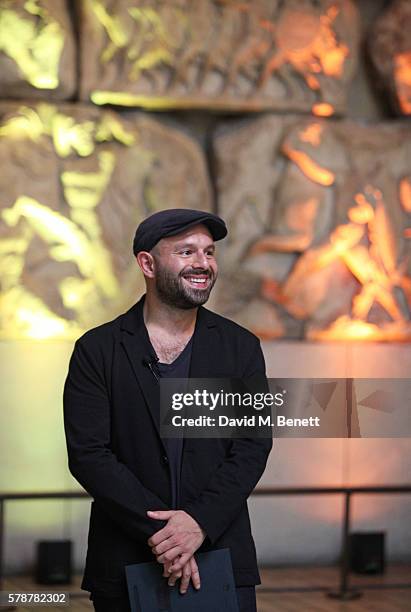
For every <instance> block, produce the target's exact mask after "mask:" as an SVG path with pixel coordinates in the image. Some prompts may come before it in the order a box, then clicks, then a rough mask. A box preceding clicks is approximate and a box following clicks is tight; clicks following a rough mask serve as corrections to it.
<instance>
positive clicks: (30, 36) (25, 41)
mask: <svg viewBox="0 0 411 612" xmlns="http://www.w3.org/2000/svg"><path fill="white" fill-rule="evenodd" d="M12 6H13V5H12V3H8V4H5V6H4V7H2V6H0V51H2V52H3V53H5V54H6V55H7V56H8V57H9V58H10V59H11V60H13V61H14V62H15V64H16V65H17V66H18V68H19V71H20V72H21V74H22V75H23V77H24V78H25V79H26V80H27V81H28V83H30V84H31V85H32V86H33V87H35V88H36V89H56V88H57V87H58V85H59V72H58V71H59V63H60V57H61V53H62V51H63V46H64V31H63V29H62V27H61V26H60V24H59V23H58V22H57V21H55V20H54V19H52V18H51V17H50V15H49V13H48V11H47V10H46V9H44V8H42V6H41V3H39V2H38V0H28V1H27V2H25V4H24V10H25V12H26V13H27V15H28V16H29V15H32V16H34V17H35V19H34V20H33V19H30V18H27V19H25V18H24V17H22V16H21V15H20V14H19V13H18V12H17V11H14V10H13V8H12Z"/></svg>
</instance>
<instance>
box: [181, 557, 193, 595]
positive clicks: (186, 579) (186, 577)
mask: <svg viewBox="0 0 411 612" xmlns="http://www.w3.org/2000/svg"><path fill="white" fill-rule="evenodd" d="M190 577H191V565H190V563H186V564H185V566H184V567H183V575H182V577H181V582H180V593H181V594H184V593H186V592H187V589H188V585H189V584H190Z"/></svg>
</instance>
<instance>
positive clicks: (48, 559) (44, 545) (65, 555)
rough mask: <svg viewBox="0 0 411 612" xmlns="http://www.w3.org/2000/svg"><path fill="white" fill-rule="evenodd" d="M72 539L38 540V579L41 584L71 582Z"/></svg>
mask: <svg viewBox="0 0 411 612" xmlns="http://www.w3.org/2000/svg"><path fill="white" fill-rule="evenodd" d="M71 549H72V543H71V540H44V541H41V542H37V565H36V581H37V582H38V583H39V584H70V583H71V577H72V569H71Z"/></svg>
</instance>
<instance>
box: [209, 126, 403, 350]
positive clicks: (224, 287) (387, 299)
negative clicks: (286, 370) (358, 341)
mask: <svg viewBox="0 0 411 612" xmlns="http://www.w3.org/2000/svg"><path fill="white" fill-rule="evenodd" d="M214 148H215V154H216V167H217V168H218V171H217V177H218V178H217V188H218V199H219V204H220V212H221V214H222V216H223V217H224V218H225V219H226V220H227V222H228V224H229V226H230V228H231V239H230V240H229V241H226V243H223V244H222V246H221V249H222V252H221V253H222V255H221V259H222V270H221V273H222V276H223V282H222V283H220V291H219V295H218V308H219V309H220V310H221V311H223V312H224V313H226V314H227V315H229V316H231V317H233V318H235V319H236V320H238V321H239V322H240V323H243V324H245V325H246V326H247V327H250V328H251V329H253V330H254V331H255V332H257V333H258V334H259V335H260V336H261V337H263V338H266V339H270V338H277V337H282V336H288V337H290V336H291V337H297V338H300V337H304V336H305V337H308V338H310V339H327V338H328V339H332V340H335V339H337V340H342V339H345V338H362V339H373V340H409V339H411V326H410V322H409V321H410V304H411V240H410V239H411V214H410V213H411V125H410V124H404V125H401V124H397V123H394V122H393V123H386V124H379V125H378V126H377V125H373V126H365V125H359V124H356V123H354V122H351V121H345V120H344V121H338V122H337V121H330V120H319V119H313V118H302V117H297V116H292V115H288V116H286V117H284V116H283V117H279V116H275V115H268V116H265V117H263V118H261V119H259V120H254V121H251V122H249V123H248V124H246V125H244V124H240V125H233V124H232V123H231V124H230V126H229V127H228V128H224V127H222V128H220V130H219V132H217V134H216V136H215V140H214Z"/></svg>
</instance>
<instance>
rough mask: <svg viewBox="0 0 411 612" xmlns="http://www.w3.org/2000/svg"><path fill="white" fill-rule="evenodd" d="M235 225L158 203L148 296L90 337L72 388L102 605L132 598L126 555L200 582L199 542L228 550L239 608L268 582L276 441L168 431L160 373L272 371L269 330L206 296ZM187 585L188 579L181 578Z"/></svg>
mask: <svg viewBox="0 0 411 612" xmlns="http://www.w3.org/2000/svg"><path fill="white" fill-rule="evenodd" d="M226 234H227V229H226V226H225V223H224V221H223V220H222V219H220V218H219V217H217V216H216V215H213V214H210V213H206V212H203V211H195V210H187V209H173V210H164V211H160V212H158V213H155V214H153V215H151V216H150V217H148V218H147V219H146V220H145V221H143V222H142V223H141V224H140V226H139V227H138V228H137V231H136V235H135V238H134V243H133V250H134V254H135V256H136V259H137V263H138V265H139V266H140V268H141V270H142V272H143V274H144V278H145V282H146V294H145V295H144V296H143V297H142V298H141V299H140V301H139V302H138V303H137V304H135V305H134V306H133V307H132V308H131V309H130V310H129V311H128V312H126V313H125V314H123V315H121V316H120V317H118V318H117V319H115V320H114V321H111V322H109V323H106V324H104V325H101V326H99V327H97V328H95V329H92V330H90V331H89V332H87V333H86V334H84V335H83V336H82V337H81V338H80V339H79V340H78V341H77V342H76V345H75V348H74V352H73V355H72V358H71V361H70V368H69V373H68V377H67V380H66V384H65V388H64V421H65V431H66V439H67V449H68V457H69V468H70V471H71V473H72V474H73V476H74V477H75V478H76V479H77V480H78V481H79V482H80V483H81V485H82V486H83V487H84V488H85V489H86V490H87V491H88V492H89V493H90V495H91V496H92V497H93V498H94V501H93V502H92V505H91V515H90V529H89V537H88V551H87V559H86V568H85V574H84V578H83V582H82V588H83V589H85V590H88V591H90V592H91V596H90V598H91V599H92V600H93V603H94V607H95V610H97V612H105V611H109V612H116V611H118V612H120V611H121V612H123V611H126V610H129V609H130V608H129V604H128V600H127V590H126V581H125V570H124V567H125V566H126V565H128V564H133V563H142V562H147V561H153V560H155V559H157V561H158V562H159V563H161V564H163V575H164V576H165V579H166V578H167V579H168V582H169V584H171V585H175V584H176V581H179V583H180V591H181V592H183V593H184V592H185V591H186V590H187V588H188V584H189V582H190V580H191V582H192V584H193V586H194V587H195V588H200V586H201V576H199V573H198V568H197V565H196V561H195V554H194V553H195V552H196V551H199V552H202V551H206V550H213V549H218V548H229V549H230V554H231V559H232V564H233V571H234V578H235V583H236V587H237V596H238V600H239V609H240V612H253V611H255V610H256V607H255V585H256V584H259V582H260V579H259V574H258V568H257V563H256V555H255V546H254V542H253V538H252V535H251V529H250V521H249V515H248V509H247V498H248V496H249V495H250V493H251V491H252V490H253V488H254V487H255V485H256V483H257V482H258V480H259V478H260V477H261V474H262V472H263V471H264V468H265V465H266V461H267V457H268V454H269V452H270V449H271V445H272V440H271V439H261V438H248V439H235V440H234V439H233V440H227V439H224V440H223V439H185V440H184V441H182V440H171V439H167V440H166V439H162V438H161V437H160V435H159V379H160V377H161V376H172V377H175V378H185V377H188V376H190V377H196V378H219V377H224V378H230V377H231V378H239V379H244V378H247V377H251V376H253V375H257V374H263V375H264V376H265V365H264V358H263V355H262V351H261V347H260V343H259V340H258V339H257V338H256V337H255V336H254V335H253V334H251V333H250V332H249V331H247V330H245V329H244V328H242V327H240V326H239V325H237V324H235V323H234V322H232V321H229V320H228V319H225V318H224V317H221V316H219V315H217V314H215V313H213V312H211V311H209V310H207V309H206V308H204V307H203V306H202V305H203V304H204V303H205V302H206V301H207V299H208V297H209V295H210V292H211V290H212V287H213V285H214V283H215V281H216V278H217V263H216V259H215V251H214V249H215V246H214V242H215V241H217V240H221V239H222V238H224V237H225V236H226ZM176 588H177V587H176Z"/></svg>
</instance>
